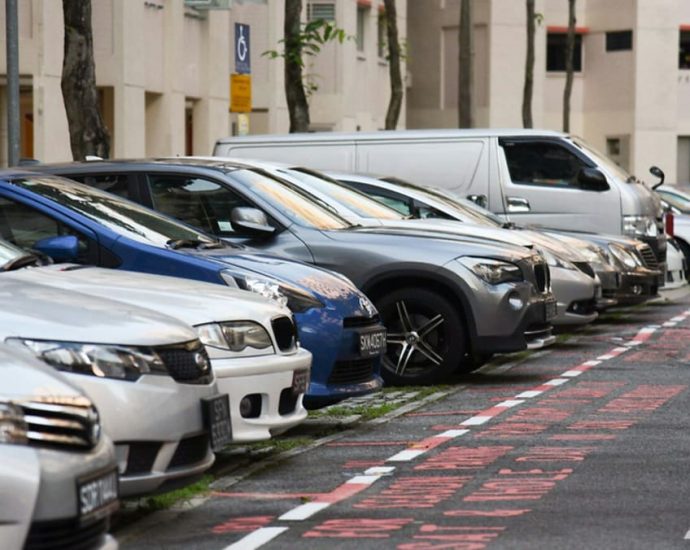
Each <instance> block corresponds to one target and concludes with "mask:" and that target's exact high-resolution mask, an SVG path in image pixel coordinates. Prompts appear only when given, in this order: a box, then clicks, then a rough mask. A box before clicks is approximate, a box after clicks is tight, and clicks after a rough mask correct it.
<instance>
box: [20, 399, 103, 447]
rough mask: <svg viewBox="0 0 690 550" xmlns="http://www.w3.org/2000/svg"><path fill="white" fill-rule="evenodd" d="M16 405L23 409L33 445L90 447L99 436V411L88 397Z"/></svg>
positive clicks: (28, 433)
mask: <svg viewBox="0 0 690 550" xmlns="http://www.w3.org/2000/svg"><path fill="white" fill-rule="evenodd" d="M17 405H18V406H19V407H21V409H22V411H23V413H24V421H25V422H26V424H27V428H28V430H27V439H28V441H29V443H30V444H31V445H35V446H38V447H51V448H59V449H70V450H84V451H87V450H90V449H92V448H93V447H94V446H95V445H96V443H98V440H99V439H100V434H101V426H100V422H99V419H98V412H97V411H96V409H95V408H94V406H93V405H92V404H91V402H90V401H89V400H88V399H85V398H81V397H78V398H75V399H72V398H65V399H55V398H51V399H46V400H41V401H24V402H21V403H17Z"/></svg>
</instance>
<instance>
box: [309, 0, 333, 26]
mask: <svg viewBox="0 0 690 550" xmlns="http://www.w3.org/2000/svg"><path fill="white" fill-rule="evenodd" d="M318 19H322V20H324V21H335V4H334V3H333V2H309V4H307V20H308V21H310V22H311V21H316V20H318Z"/></svg>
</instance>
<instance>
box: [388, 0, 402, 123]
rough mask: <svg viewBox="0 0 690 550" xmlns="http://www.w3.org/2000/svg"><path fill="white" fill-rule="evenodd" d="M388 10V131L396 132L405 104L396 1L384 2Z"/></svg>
mask: <svg viewBox="0 0 690 550" xmlns="http://www.w3.org/2000/svg"><path fill="white" fill-rule="evenodd" d="M383 3H384V6H385V8H386V30H387V31H388V74H389V75H390V80H391V98H390V101H389V102H388V112H387V113H386V130H395V128H396V126H397V125H398V118H400V109H402V102H403V80H402V74H401V73H400V41H399V39H398V13H397V9H396V7H395V0H383Z"/></svg>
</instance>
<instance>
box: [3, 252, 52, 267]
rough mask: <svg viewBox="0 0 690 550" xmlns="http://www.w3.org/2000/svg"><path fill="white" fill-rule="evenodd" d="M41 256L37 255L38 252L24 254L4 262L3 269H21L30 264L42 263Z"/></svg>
mask: <svg viewBox="0 0 690 550" xmlns="http://www.w3.org/2000/svg"><path fill="white" fill-rule="evenodd" d="M41 263H42V262H41V258H40V257H38V256H36V254H24V255H22V256H17V257H16V258H14V259H13V260H10V261H9V262H7V263H5V264H3V266H2V270H3V271H12V270H14V269H21V268H22V267H28V266H30V265H41Z"/></svg>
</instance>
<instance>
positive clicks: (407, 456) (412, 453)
mask: <svg viewBox="0 0 690 550" xmlns="http://www.w3.org/2000/svg"><path fill="white" fill-rule="evenodd" d="M425 452H426V450H423V451H420V450H407V451H400V452H399V453H397V454H394V455H393V456H391V457H390V458H388V459H386V462H409V461H410V460H414V459H415V458H417V457H418V456H419V455H423V454H424V453H425Z"/></svg>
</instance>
